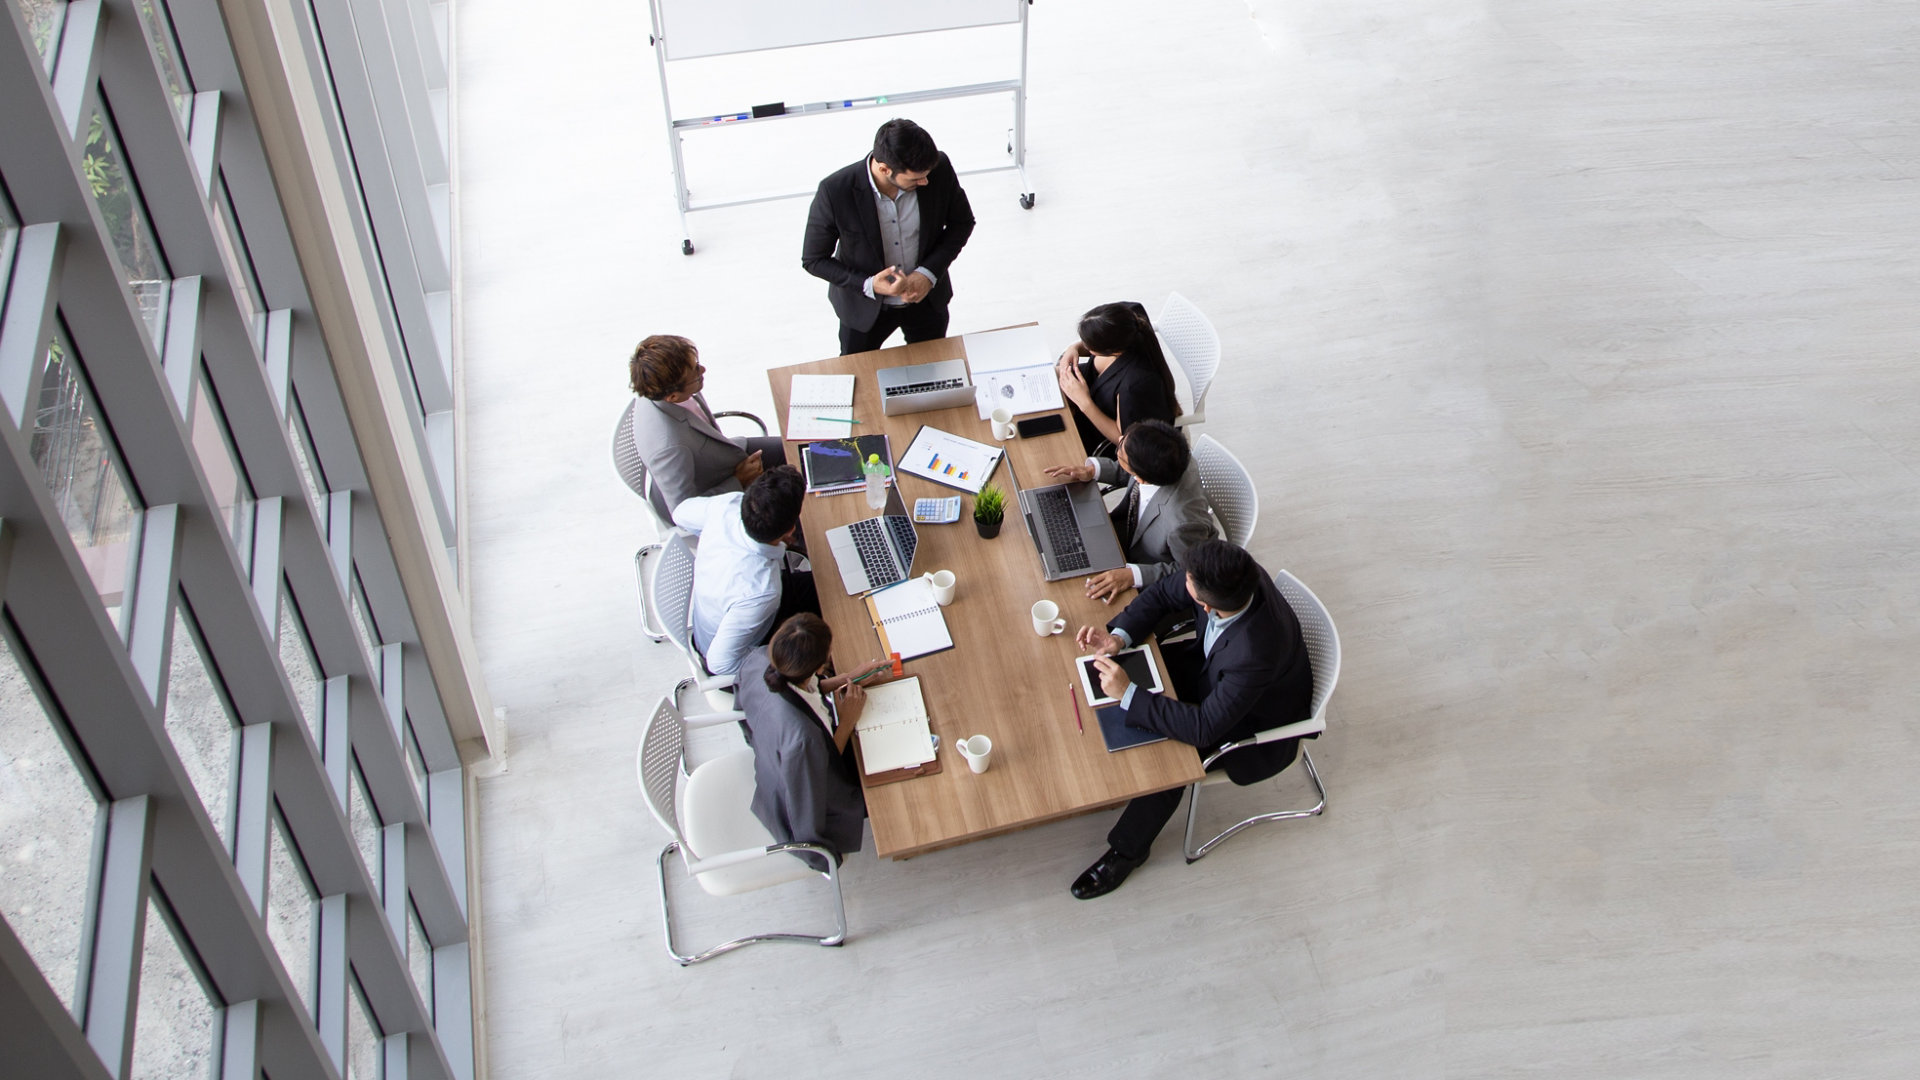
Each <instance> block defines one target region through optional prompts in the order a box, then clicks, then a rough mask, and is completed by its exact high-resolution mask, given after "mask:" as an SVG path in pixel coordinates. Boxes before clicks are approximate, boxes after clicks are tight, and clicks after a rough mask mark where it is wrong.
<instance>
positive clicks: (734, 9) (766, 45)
mask: <svg viewBox="0 0 1920 1080" xmlns="http://www.w3.org/2000/svg"><path fill="white" fill-rule="evenodd" d="M654 2H655V4H656V5H657V7H658V10H659V12H660V38H661V41H662V42H663V43H664V44H665V46H666V50H667V59H669V60H690V59H693V58H694V57H698V56H723V55H725V54H727V53H742V52H754V51H756V50H759V49H783V48H787V47H789V46H792V45H823V44H825V43H827V42H829V41H858V40H860V39H861V38H874V37H890V36H892V35H895V34H919V33H925V32H927V31H929V30H959V29H961V28H963V27H969V26H995V25H998V24H1001V23H1013V22H1019V21H1020V5H1021V4H1023V3H1025V2H1026V0H654Z"/></svg>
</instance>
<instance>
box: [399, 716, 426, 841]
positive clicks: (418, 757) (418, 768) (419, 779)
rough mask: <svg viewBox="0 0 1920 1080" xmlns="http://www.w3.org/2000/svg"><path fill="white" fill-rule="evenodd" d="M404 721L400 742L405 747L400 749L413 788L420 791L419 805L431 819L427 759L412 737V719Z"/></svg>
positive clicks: (408, 717)
mask: <svg viewBox="0 0 1920 1080" xmlns="http://www.w3.org/2000/svg"><path fill="white" fill-rule="evenodd" d="M406 719H407V722H406V726H405V728H404V729H403V730H402V732H401V733H402V734H403V735H405V736H406V737H405V738H404V739H402V740H401V741H402V742H403V743H405V744H406V745H405V746H403V747H401V749H402V750H404V751H405V752H406V758H407V772H409V773H411V774H412V775H413V786H414V787H416V788H418V789H419V790H420V805H421V807H423V808H426V809H427V817H429V818H431V817H433V811H432V808H430V807H427V759H426V756H425V755H423V754H421V753H420V740H419V739H417V738H415V737H414V734H413V717H412V716H411V715H409V716H407V718H406Z"/></svg>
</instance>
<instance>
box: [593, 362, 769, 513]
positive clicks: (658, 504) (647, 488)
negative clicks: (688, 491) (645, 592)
mask: <svg viewBox="0 0 1920 1080" xmlns="http://www.w3.org/2000/svg"><path fill="white" fill-rule="evenodd" d="M639 404H640V399H639V398H637V397H636V398H634V399H632V400H631V401H628V402H627V408H626V411H625V412H622V413H621V414H620V422H619V423H617V424H615V425H614V427H613V467H614V468H615V469H616V470H618V471H619V473H620V479H622V480H624V481H626V484H627V486H628V487H629V488H632V489H633V493H634V494H635V495H638V496H640V498H641V499H643V500H645V501H646V504H647V509H649V510H651V511H653V520H654V521H656V522H658V523H659V525H660V535H662V536H665V535H666V534H668V533H670V532H674V531H676V526H675V525H674V524H673V508H672V507H670V506H668V505H667V497H666V496H665V495H662V494H661V493H660V488H659V486H658V485H656V484H655V483H654V482H653V477H652V476H651V475H650V474H649V473H648V472H647V464H646V462H644V461H642V460H640V448H639V447H638V446H635V445H634V442H633V410H634V409H635V408H637V407H638V406H639ZM730 416H737V417H740V418H741V419H744V420H751V421H753V423H754V426H756V427H758V428H759V429H760V434H762V435H765V434H766V433H767V424H766V421H764V420H762V419H760V418H759V417H757V416H755V415H753V414H752V413H750V412H738V411H732V412H717V413H714V414H713V420H714V423H716V424H717V423H719V422H720V421H721V420H723V419H725V418H727V417H730ZM680 531H682V532H684V530H680Z"/></svg>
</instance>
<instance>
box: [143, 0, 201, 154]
mask: <svg viewBox="0 0 1920 1080" xmlns="http://www.w3.org/2000/svg"><path fill="white" fill-rule="evenodd" d="M140 24H141V25H142V26H144V27H146V30H147V40H148V41H149V42H151V43H152V44H153V56H154V59H155V60H157V61H158V62H159V64H160V81H161V82H162V83H164V84H166V87H167V96H168V97H171V98H172V99H173V112H174V115H176V116H178V117H179V118H180V130H181V131H186V130H187V128H188V125H189V124H190V123H191V122H192V120H193V82H192V80H190V79H188V78H187V62H186V59H185V58H184V57H182V56H181V54H180V39H179V38H178V37H177V36H175V34H174V32H173V16H172V14H171V13H170V12H168V11H167V5H166V3H165V2H164V0H140Z"/></svg>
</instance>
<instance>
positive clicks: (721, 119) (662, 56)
mask: <svg viewBox="0 0 1920 1080" xmlns="http://www.w3.org/2000/svg"><path fill="white" fill-rule="evenodd" d="M660 4H661V0H647V9H648V12H649V14H650V15H651V17H652V24H651V26H650V33H649V35H648V42H649V44H651V45H652V46H653V57H654V66H655V67H656V68H657V69H658V71H659V74H660V107H661V111H662V112H663V113H664V114H665V116H666V130H667V149H668V151H669V153H670V155H671V156H672V158H673V189H674V202H675V205H676V206H677V207H678V209H679V211H680V252H681V254H683V255H692V254H693V252H694V246H693V231H692V229H691V227H689V225H688V224H687V215H688V214H691V213H693V212H694V211H697V210H719V209H723V208H725V207H729V206H747V205H750V204H753V203H763V202H777V201H779V200H782V199H793V198H798V197H800V196H802V195H810V194H812V193H813V188H812V187H807V188H804V189H802V190H799V191H782V192H778V193H776V194H771V195H758V196H754V197H752V198H745V199H727V200H723V201H719V202H710V203H695V202H694V201H693V198H692V196H691V195H690V194H689V193H688V191H687V164H686V148H685V145H684V139H683V136H682V133H683V132H684V131H686V130H687V129H689V128H712V127H734V126H736V125H741V124H764V123H772V122H775V121H780V120H795V119H803V118H805V117H808V116H823V115H830V114H833V113H839V112H846V111H848V110H853V109H874V108H880V107H883V106H884V107H886V108H893V107H895V106H899V105H910V104H913V103H915V102H920V101H944V100H951V99H954V98H967V97H981V96H986V95H993V94H1009V95H1011V96H1012V103H1013V139H1012V141H1011V143H1010V144H1009V145H1008V147H1007V151H1008V154H1009V156H1011V157H1012V159H1013V160H1012V161H1011V162H1010V163H1009V164H1006V165H995V166H990V167H988V168H984V169H968V170H967V171H966V174H967V175H972V174H974V173H989V172H1005V171H1007V170H1009V169H1011V170H1014V171H1016V172H1018V173H1019V174H1020V206H1021V208H1022V209H1027V210H1031V209H1033V204H1034V193H1033V188H1032V186H1031V185H1029V184H1028V182H1027V20H1028V14H1027V12H1028V9H1029V8H1031V7H1032V6H1033V0H1020V2H1019V4H1018V10H1019V13H1020V19H1019V22H1020V77H1019V78H1017V79H1002V80H999V81H997V82H984V83H969V84H967V85H964V86H943V87H936V88H933V89H921V90H908V91H905V92H902V93H897V94H866V95H862V96H858V97H855V96H847V97H837V98H834V99H832V100H829V101H818V102H810V103H807V104H803V105H790V106H787V107H786V110H787V111H786V112H785V113H783V114H781V115H778V116H754V115H752V113H751V112H741V113H729V114H724V115H722V116H705V115H703V116H687V117H676V116H674V115H673V98H672V89H671V86H670V81H669V79H668V69H669V65H671V64H675V63H681V62H683V61H684V60H692V59H705V58H706V57H709V56H724V55H732V54H727V53H706V54H702V55H701V56H700V57H684V58H670V57H669V56H668V55H667V42H666V34H665V30H664V22H663V19H662V17H661V11H660ZM987 25H994V26H1005V25H1007V24H1006V23H992V24H987ZM971 28H972V27H962V28H960V29H971ZM951 32H952V31H951V30H920V31H914V33H917V34H920V33H924V34H940V33H951ZM877 36H880V37H899V36H904V35H900V34H884V35H877ZM838 40H841V41H847V40H866V39H860V38H843V39H838ZM835 43H836V42H824V41H823V42H808V43H804V44H799V45H789V46H782V47H783V48H795V49H806V48H815V47H817V46H819V45H826V44H835ZM742 51H745V52H760V51H765V50H761V49H748V50H742Z"/></svg>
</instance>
